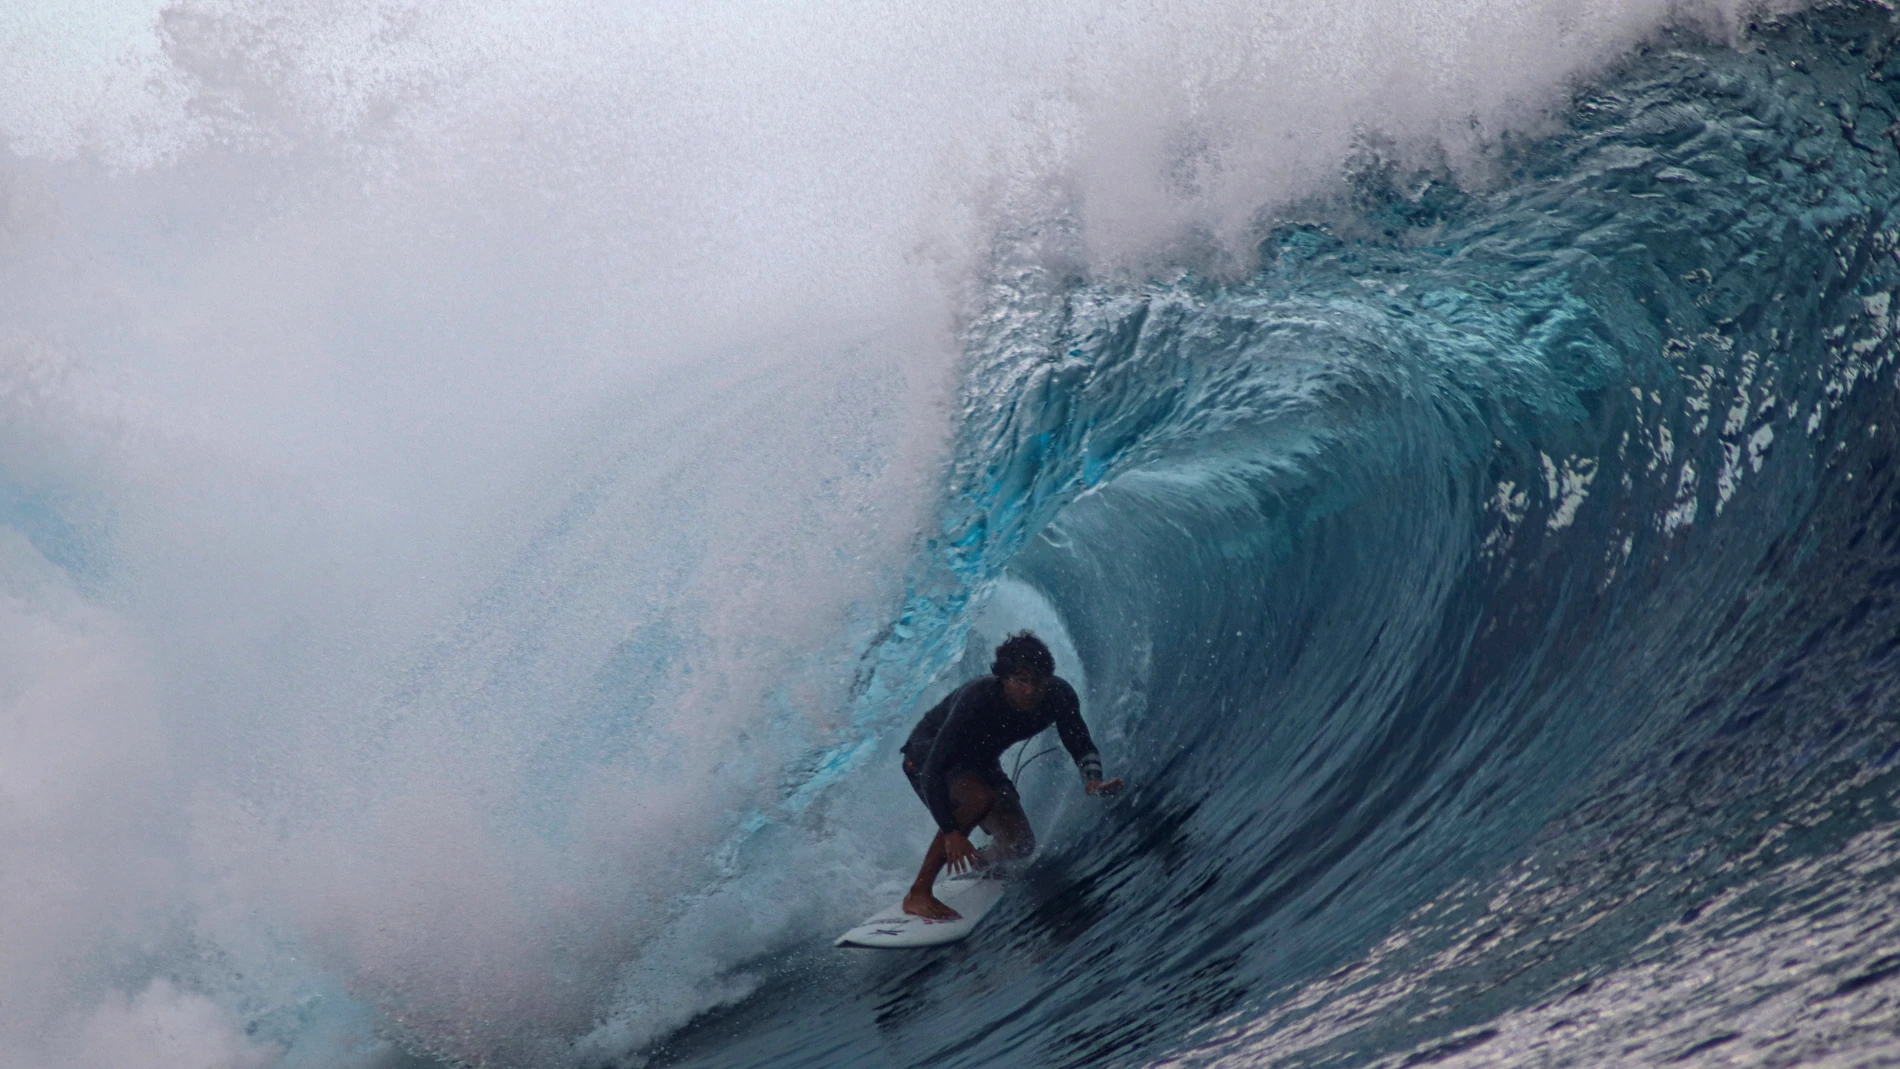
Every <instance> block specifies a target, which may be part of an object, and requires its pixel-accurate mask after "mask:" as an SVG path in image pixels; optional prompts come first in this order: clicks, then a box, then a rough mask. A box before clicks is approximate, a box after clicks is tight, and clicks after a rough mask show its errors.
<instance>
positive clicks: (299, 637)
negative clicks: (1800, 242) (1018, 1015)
mask: <svg viewBox="0 0 1900 1069" xmlns="http://www.w3.org/2000/svg"><path fill="white" fill-rule="evenodd" d="M1675 6H1676V5H1671V4H1664V3H1659V2H1636V0H1625V2H1597V3H1578V2H1576V0H1562V2H1558V0H1549V2H1535V3H1526V2H1523V0H1511V2H1504V0H1495V2H1464V3H1451V2H1439V3H1411V4H1404V5H1365V4H1333V5H1327V4H1319V5H1314V4H1308V5H1287V4H1282V5H1261V4H1258V3H1240V2H1209V3H1203V4H1197V5H1191V6H1182V5H1156V4H1148V3H1101V4H1092V5H1080V4H1078V5H1062V4H1033V5H1024V4H1019V3H1011V4H1001V3H980V4H964V5H948V6H944V5H939V6H937V7H935V8H932V9H930V10H928V11H925V10H921V9H920V10H918V11H914V12H908V13H904V14H897V13H895V12H894V11H893V9H890V8H889V7H887V6H884V5H873V4H837V5H831V6H825V7H818V6H809V7H795V8H788V7H782V6H781V7H778V8H773V9H770V10H765V9H759V8H757V7H755V6H748V5H738V4H711V5H690V6H689V5H684V4H674V3H657V4H649V5H644V6H638V7H624V8H623V7H618V6H613V5H608V6H607V7H605V8H603V6H602V5H598V4H583V3H578V2H559V0H547V2H529V0H522V2H516V3H509V4H501V5H493V6H490V7H488V8H485V9H483V10H482V11H481V12H479V13H476V12H473V11H471V10H468V9H465V8H450V7H446V6H439V5H433V4H423V3H398V2H391V0H352V2H348V3H341V4H339V3H333V2H321V3H319V2H314V0H312V2H290V3H284V2H276V0H273V2H265V0H173V2H161V0H116V2H114V0H88V2H86V3H82V4H73V3H67V2H65V0H59V2H52V0H19V2H15V3H11V4H8V5H5V6H4V9H0V142H3V143H4V145H5V155H4V156H0V242H3V244H0V248H4V252H0V291H3V292H5V293H6V294H7V295H8V301H7V305H6V309H5V311H4V312H0V638H3V639H4V640H3V641H0V732H4V736H5V738H6V740H7V743H6V745H5V747H4V748H0V799H4V803H3V804H0V857H4V858H5V865H4V867H0V934H3V935H4V938H5V939H6V941H7V953H6V954H5V955H4V961H0V1049H4V1050H6V1051H8V1052H12V1053H13V1054H15V1055H16V1056H19V1057H23V1058H27V1059H28V1060H29V1061H32V1062H33V1063H34V1064H45V1065H54V1066H60V1065H67V1064H101V1063H110V1064H116V1065H133V1064H153V1065H194V1066H231V1067H236V1066H256V1065H264V1064H269V1063H271V1062H273V1061H281V1062H283V1063H284V1064H287V1065H305V1064H307V1065H318V1064H322V1065H341V1064H348V1063H349V1062H350V1061H352V1060H354V1061H356V1062H359V1063H362V1064H369V1063H371V1062H373V1061H374V1060H375V1059H377V1058H379V1057H382V1056H384V1055H385V1054H386V1053H387V1051H388V1049H389V1048H388V1046H387V1044H386V1043H383V1042H381V1041H379V1040H378V1039H377V1038H376V1036H375V1035H374V1034H372V1030H373V1029H375V1028H377V1027H385V1028H390V1029H393V1030H394V1031H395V1032H396V1033H397V1034H400V1035H401V1036H403V1037H404V1038H405V1039H409V1040H414V1041H419V1042H421V1043H424V1044H426V1045H430V1046H433V1047H436V1048H439V1049H442V1050H446V1051H450V1052H453V1053H456V1054H458V1055H461V1056H463V1057H467V1058H471V1059H483V1058H487V1059H493V1060H494V1061H496V1062H498V1063H503V1064H506V1063H523V1062H533V1063H535V1064H544V1065H545V1064H558V1063H559V1061H560V1060H562V1059H563V1058H565V1057H566V1053H565V1052H566V1051H567V1049H568V1044H569V1043H570V1042H571V1041H572V1040H573V1039H575V1038H576V1037H579V1036H582V1035H584V1034H588V1033H589V1032H590V1030H593V1031H592V1035H591V1039H590V1040H589V1044H590V1045H589V1047H588V1048H587V1049H588V1050H589V1051H591V1052H593V1053H612V1052H614V1051H616V1050H620V1049H624V1048H626V1047H629V1046H637V1045H638V1044H640V1043H643V1042H645V1041H647V1040H648V1039H650V1038H651V1037H652V1036H654V1035H656V1034H659V1033H661V1032H663V1031H665V1030H666V1029H667V1028H670V1027H673V1026H675V1025H677V1024H678V1023H679V1022H680V1021H682V1020H684V1019H686V1018H687V1017H688V1016H690V1015H691V1014H692V1013H694V1012H696V1011H697V1010H699V1009H702V1008H704V1007H705V1006H707V1005H710V1004H714V1003H717V1002H718V1001H721V1000H724V999H729V998H732V997H734V996H735V995H737V994H741V993H743V992H744V991H745V990H747V984H748V981H747V980H746V978H745V977H744V976H743V975H742V974H740V973H736V972H735V971H734V970H735V969H736V968H737V966H738V965H739V964H740V963H742V962H744V961H745V960H746V959H747V958H748V957H749V956H751V955H753V954H756V953H757V952H758V950H760V949H761V948H762V947H765V946H769V945H772V944H773V943H774V942H775V941H783V940H785V939H789V938H795V937H799V936H801V935H806V934H809V932H810V931H813V930H817V928H818V927H821V926H822V925H824V924H829V923H831V921H832V920H834V919H835V918H834V917H833V916H832V915H831V912H828V911H835V910H838V909H849V908H853V905H854V904H848V903H847V904H844V905H840V904H839V903H836V902H820V901H817V900H815V899H814V897H813V893H812V891H811V887H812V884H811V883H810V882H809V881H801V880H799V879H794V878H790V877H789V876H788V873H795V872H803V871H810V870H811V867H812V866H823V867H824V870H825V871H829V872H832V873H834V874H835V875H836V879H837V880H838V881H860V882H864V883H865V884H867V885H869V884H871V883H874V882H875V881H877V880H879V879H885V878H888V877H889V876H890V875H891V873H892V872H893V871H896V869H897V868H899V867H901V866H902V865H904V864H907V863H909V861H910V853H909V852H910V851H911V850H912V849H913V848H914V846H915V844H914V843H912V842H910V841H909V837H910V836H912V835H913V833H914V832H915V831H916V825H917V823H918V822H917V821H915V820H914V819H913V820H910V821H909V822H906V820H905V819H904V815H906V814H908V815H909V816H911V817H914V816H915V814H914V813H913V812H912V810H911V809H910V808H909V801H908V796H907V793H906V792H905V791H904V789H903V787H902V784H901V783H898V782H896V780H895V777H892V776H890V775H887V774H886V775H883V776H882V779H881V780H877V781H875V782H873V781H872V780H871V779H870V778H869V774H868V773H867V774H866V778H865V781H864V782H863V783H860V784H856V785H854V786H852V787H851V788H849V789H848V790H846V791H845V792H843V793H841V794H839V795H838V796H837V799H836V804H834V805H832V806H831V807H830V808H829V810H823V809H822V807H821V809H820V810H812V811H809V812H808V813H807V815H805V816H802V817H800V818H798V820H799V823H798V824H797V826H796V827H795V828H792V829H784V831H785V832H786V833H785V834H780V835H778V836H777V837H773V836H771V835H764V836H755V837H753V838H752V839H750V840H748V842H749V844H750V845H748V846H746V847H745V849H743V850H741V851H739V852H737V853H728V854H720V853H718V852H717V849H716V848H717V847H719V846H720V844H730V843H732V842H734V841H735V840H734V829H735V828H738V827H739V826H741V823H742V822H743V821H745V820H746V818H747V817H748V815H750V814H752V813H753V812H755V811H758V812H768V811H770V809H771V806H772V804H773V803H774V801H775V800H776V799H777V797H778V792H779V788H780V779H781V773H782V771H783V769H784V767H785V766H786V764H787V763H788V762H793V761H795V760H797V759H799V758H801V757H802V756H803V755H806V754H808V753H810V752H812V751H814V750H815V749H819V748H822V747H825V746H829V745H832V744H834V743H837V742H839V741H841V740H844V741H849V739H850V737H851V733H852V732H853V731H854V730H855V729H854V728H853V727H852V725H851V723H850V718H849V714H848V712H847V705H848V684H849V680H850V677H851V673H852V671H853V669H854V667H855V664H854V662H853V661H852V658H851V653H852V652H853V650H854V649H856V648H858V647H860V646H861V645H862V644H863V643H864V642H865V641H867V640H868V636H870V635H871V634H873V633H874V632H875V630H876V628H877V627H878V625H879V624H881V623H882V622H883V621H884V620H885V619H886V618H887V617H888V615H889V613H890V611H891V609H892V607H893V606H894V604H895V600H894V599H895V598H896V597H897V596H899V593H900V592H901V584H900V583H899V582H898V581H897V576H898V575H899V574H900V573H901V569H902V568H903V567H904V565H905V562H906V560H907V557H908V554H909V553H910V551H911V549H912V546H913V540H914V538H915V537H917V536H918V535H919V533H920V532H927V531H928V530H929V529H930V522H931V521H930V515H931V508H932V506H933V505H934V500H933V494H935V493H936V492H937V491H936V486H937V481H936V480H937V471H938V468H937V465H938V463H939V458H940V453H941V449H942V443H943V438H944V436H945V434H947V433H948V432H949V431H950V428H949V427H948V425H947V424H948V420H949V417H948V414H947V413H948V411H949V406H948V405H947V403H946V402H947V397H946V394H947V393H948V390H949V388H950V385H951V376H952V374H953V372H954V368H955V360H956V353H955V347H954V344H953V342H952V340H951V339H952V330H951V327H952V326H953V323H952V317H951V316H950V315H949V314H948V311H947V309H950V308H952V307H954V302H955V299H956V297H955V292H954V291H955V290H956V289H957V287H958V286H959V285H960V284H961V283H962V282H963V281H964V280H966V279H968V278H969V277H971V272H972V270H973V265H976V264H979V263H980V262H981V259H982V257H983V255H984V253H985V250H986V248H987V241H988V235H989V234H990V233H992V228H993V227H994V226H995V225H996V223H997V221H998V219H999V217H1000V216H1001V215H1002V214H1004V213H1011V218H1012V219H1013V221H1015V222H1018V223H1021V222H1024V221H1025V220H1028V221H1032V222H1033V221H1035V220H1041V219H1049V218H1055V217H1058V216H1060V217H1064V218H1069V219H1072V220H1075V221H1076V222H1077V223H1078V224H1079V232H1078V233H1079V238H1080V240H1079V241H1078V242H1075V243H1073V244H1071V245H1069V246H1066V247H1064V248H1062V249H1060V250H1058V251H1059V252H1060V253H1061V254H1062V255H1064V256H1079V257H1081V258H1082V260H1081V262H1082V263H1083V264H1084V265H1085V266H1088V267H1091V268H1093V269H1096V270H1100V271H1104V272H1116V271H1124V270H1139V269H1141V268H1142V267H1144V266H1145V265H1150V264H1154V263H1157V262H1164V261H1165V260H1166V259H1167V258H1169V257H1172V256H1177V255H1181V250H1182V249H1183V248H1185V247H1192V248H1194V249H1197V250H1199V251H1198V252H1196V253H1195V255H1204V254H1206V252H1207V250H1209V249H1212V250H1214V252H1215V254H1216V256H1217V258H1219V259H1223V260H1225V261H1228V262H1237V261H1241V260H1244V258H1245V255H1246V249H1247V248H1248V246H1249V237H1250V235H1251V233H1252V227H1253V226H1254V225H1255V223H1256V221H1257V220H1256V213H1257V211H1258V210H1259V209H1260V208H1261V207H1262V206H1263V205H1272V204H1276V203H1283V202H1285V201H1287V200H1288V199H1290V198H1295V197H1299V196H1301V195H1304V194H1306V193H1309V192H1312V191H1314V190H1315V189H1318V188H1321V187H1323V186H1324V185H1325V184H1326V183H1328V182H1330V181H1332V180H1333V177H1334V176H1335V175H1336V174H1337V173H1338V171H1339V168H1340V164H1341V162H1342V160H1343V159H1344V157H1345V156H1346V155H1347V154H1348V153H1349V152H1350V151H1351V150H1352V148H1353V146H1354V144H1355V143H1357V142H1359V141H1361V140H1363V139H1364V138H1365V137H1366V136H1367V135H1369V134H1370V135H1376V136H1378V137H1381V138H1385V139H1388V140H1389V141H1390V142H1391V143H1393V144H1395V145H1397V146H1399V147H1400V148H1401V149H1403V150H1405V151H1411V152H1416V153H1420V154H1421V156H1420V158H1425V157H1426V156H1432V155H1433V154H1437V155H1436V156H1435V157H1434V158H1443V159H1447V160H1450V161H1451V162H1452V163H1453V164H1454V165H1458V166H1467V167H1475V163H1474V161H1475V160H1477V159H1478V158H1479V157H1480V155H1481V150H1482V148H1483V145H1484V143H1485V142H1486V140H1487V139H1488V138H1489V137H1491V136H1492V135H1494V134H1495V133H1496V132H1498V131H1499V130H1500V129H1502V128H1504V127H1506V126H1509V125H1511V124H1522V123H1534V122H1535V121H1536V120H1537V116H1538V114H1539V109H1540V108H1541V107H1542V106H1544V105H1545V104H1546V103H1548V102H1550V101H1551V100H1553V99H1555V98H1556V97H1557V95H1559V94H1560V93H1561V91H1562V88H1563V86H1564V85H1566V84H1567V82H1568V81H1569V80H1571V79H1573V78H1575V77H1577V76H1580V75H1584V74H1587V73H1588V71H1589V70H1590V69H1591V68H1592V67H1593V65H1595V64H1597V63H1600V62H1601V61H1603V60H1604V59H1606V58H1608V57H1611V56H1614V55H1616V54H1618V53H1619V52H1620V51H1621V50H1622V49H1624V48H1626V47H1627V46H1628V45H1629V44H1630V43H1631V42H1632V41H1634V40H1636V39H1637V38H1638V37H1639V36H1640V35H1642V34H1644V33H1646V32H1648V31H1649V30H1651V29H1652V28H1653V27H1654V26H1655V25H1657V24H1658V23H1659V22H1660V21H1661V20H1662V19H1663V18H1665V17H1666V16H1667V15H1668V13H1669V11H1671V10H1672V9H1674V8H1675ZM906 713H907V710H902V709H893V710H890V711H888V714H887V715H888V716H890V717H892V718H901V717H902V716H904V715H906ZM854 806H855V807H859V808H856V809H853V808H852V807H854ZM681 903H687V904H688V905H686V906H682V905H681ZM682 910H684V911H685V912H682ZM675 922H678V923H675ZM379 1015H380V1016H379ZM603 1019H604V1020H606V1021H607V1022H608V1023H607V1024H606V1025H605V1026H603V1027H600V1028H598V1029H595V1025H596V1022H597V1021H599V1020H603ZM379 1022H380V1023H379ZM247 1028H248V1029H249V1031H248V1032H247ZM153 1037H164V1038H162V1040H161V1039H155V1038H153ZM139 1058H144V1059H146V1061H145V1062H143V1063H141V1062H139V1061H138V1060H137V1059H139Z"/></svg>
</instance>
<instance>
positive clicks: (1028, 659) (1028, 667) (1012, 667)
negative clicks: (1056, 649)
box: [990, 631, 1056, 679]
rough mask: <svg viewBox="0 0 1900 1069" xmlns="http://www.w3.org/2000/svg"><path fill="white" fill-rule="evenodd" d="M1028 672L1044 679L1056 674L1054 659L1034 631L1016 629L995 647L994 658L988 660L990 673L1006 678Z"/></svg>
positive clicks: (999, 677)
mask: <svg viewBox="0 0 1900 1069" xmlns="http://www.w3.org/2000/svg"><path fill="white" fill-rule="evenodd" d="M1024 673H1028V674H1030V675H1034V676H1040V677H1042V678H1044V679H1047V678H1048V677H1050V676H1052V675H1055V674H1056V659H1055V656H1054V655H1053V654H1051V653H1050V652H1049V647H1047V646H1045V645H1043V644H1042V640H1041V639H1039V638H1037V637H1036V633H1035V632H1034V631H1018V632H1016V633H1015V634H1013V635H1011V636H1009V637H1008V638H1006V639H1004V640H1003V644H1002V645H1000V646H998V647H996V659H995V660H994V661H991V662H990V674H991V675H993V676H995V677H996V678H998V679H1008V678H1010V677H1011V676H1019V675H1023V674H1024Z"/></svg>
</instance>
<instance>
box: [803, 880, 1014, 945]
mask: <svg viewBox="0 0 1900 1069" xmlns="http://www.w3.org/2000/svg"><path fill="white" fill-rule="evenodd" d="M1007 883H1008V881H1007V880H1001V879H997V878H996V877H993V876H985V875H977V874H970V875H966V876H955V877H952V878H950V879H947V880H938V881H937V886H936V888H935V890H936V893H937V900H938V901H939V902H942V903H943V904H944V905H946V906H949V907H950V908H951V909H954V910H956V911H957V912H958V913H961V914H963V917H962V918H961V919H960V920H954V921H933V920H929V919H927V918H924V917H913V916H911V915H910V914H908V913H905V912H904V903H903V900H902V899H899V900H898V903H897V904H896V905H894V906H890V907H888V908H885V909H882V910H879V911H878V912H877V913H875V914H873V915H872V916H871V919H870V920H867V921H865V922H864V923H863V924H860V925H858V926H857V927H856V928H853V929H851V930H850V931H848V932H846V933H844V934H843V935H841V936H839V937H838V941H837V942H836V943H834V944H833V945H834V946H841V947H864V948H866V949H869V950H899V949H903V948H906V947H934V946H938V945H940V944H943V943H954V942H956V941H957V940H959V939H962V938H963V937H964V936H966V935H969V934H970V932H971V931H973V930H974V929H975V928H976V925H977V922H978V921H981V920H982V919H983V915H984V914H985V913H988V912H989V911H990V907H991V906H994V905H996V902H997V899H1000V898H1002V897H1003V888H1004V886H1005V885H1006V884H1007Z"/></svg>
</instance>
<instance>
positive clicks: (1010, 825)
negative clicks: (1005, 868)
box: [982, 798, 1036, 861]
mask: <svg viewBox="0 0 1900 1069" xmlns="http://www.w3.org/2000/svg"><path fill="white" fill-rule="evenodd" d="M983 830H984V831H986V832H988V833H989V835H990V839H991V842H990V845H988V846H986V847H984V848H983V851H982V852H983V860H985V861H1014V860H1016V859H1017V858H1023V857H1028V856H1029V855H1030V854H1033V853H1035V852H1036V832H1035V829H1033V828H1031V827H1030V826H1029V815H1028V814H1026V813H1024V812H1023V807H1022V805H1021V804H1019V803H1017V802H1015V801H1014V800H1013V799H1009V798H999V799H997V800H996V802H995V803H994V804H993V805H991V807H990V812H989V815H988V816H987V817H984V818H983Z"/></svg>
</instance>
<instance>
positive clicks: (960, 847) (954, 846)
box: [943, 831, 979, 873]
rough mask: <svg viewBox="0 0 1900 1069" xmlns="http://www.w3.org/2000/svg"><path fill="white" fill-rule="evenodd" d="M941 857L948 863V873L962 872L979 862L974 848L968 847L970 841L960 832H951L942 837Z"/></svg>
mask: <svg viewBox="0 0 1900 1069" xmlns="http://www.w3.org/2000/svg"><path fill="white" fill-rule="evenodd" d="M943 856H944V859H945V860H947V861H948V862H949V863H950V871H951V872H953V873H956V872H962V871H963V870H964V869H967V868H969V867H971V866H972V865H975V864H976V863H977V861H978V860H979V856H978V854H977V852H976V847H974V846H971V845H970V839H969V837H968V836H966V835H964V834H963V833H962V832H960V831H953V832H950V833H949V834H947V835H945V836H944V837H943Z"/></svg>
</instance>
